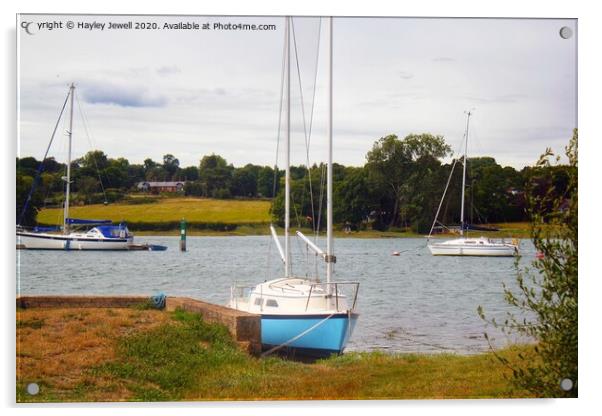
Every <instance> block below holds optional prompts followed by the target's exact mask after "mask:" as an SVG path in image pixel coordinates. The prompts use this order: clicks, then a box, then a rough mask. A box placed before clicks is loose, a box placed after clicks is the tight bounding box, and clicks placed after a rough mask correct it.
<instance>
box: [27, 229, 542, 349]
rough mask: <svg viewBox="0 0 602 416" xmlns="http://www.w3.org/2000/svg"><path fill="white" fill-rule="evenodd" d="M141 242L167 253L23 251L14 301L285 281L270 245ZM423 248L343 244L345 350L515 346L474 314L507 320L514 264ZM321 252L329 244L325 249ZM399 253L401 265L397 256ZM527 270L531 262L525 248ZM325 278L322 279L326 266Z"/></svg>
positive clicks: (396, 243) (223, 297)
mask: <svg viewBox="0 0 602 416" xmlns="http://www.w3.org/2000/svg"><path fill="white" fill-rule="evenodd" d="M137 241H138V242H150V243H155V244H163V245H167V246H168V247H169V248H168V250H167V251H164V252H146V251H132V252H78V251H73V252H50V251H26V250H19V251H18V255H17V256H18V257H17V262H18V264H17V273H18V281H17V291H18V294H21V295H33V294H93V295H108V294H143V295H149V296H150V295H153V294H155V293H157V292H163V293H165V294H167V295H171V296H190V297H195V298H198V299H203V300H207V301H209V302H213V303H219V304H225V303H226V302H227V300H228V298H229V293H230V285H232V284H234V283H237V284H248V285H253V284H255V283H257V282H260V281H263V280H266V279H270V278H275V277H279V276H280V275H281V274H282V270H283V267H282V264H281V263H280V260H279V258H278V255H277V252H276V249H275V247H274V246H273V244H272V243H271V238H269V237H267V236H265V237H264V236H262V237H188V241H187V246H188V251H187V252H185V253H182V252H180V251H179V248H178V241H179V238H178V237H139V238H137ZM291 241H292V244H293V249H294V250H296V251H297V252H298V253H297V254H296V255H295V256H294V265H293V267H294V272H295V273H296V275H301V276H304V275H306V274H307V273H311V272H312V271H313V270H314V269H315V266H314V261H313V258H312V259H310V260H309V261H308V259H307V257H306V255H305V254H304V250H303V247H302V246H301V244H300V243H299V244H298V243H297V239H296V238H291ZM425 244H426V241H425V239H408V238H404V239H352V238H345V239H338V240H337V241H336V243H335V251H336V253H337V263H336V267H335V279H336V280H357V281H359V282H360V293H359V297H358V308H359V312H360V314H361V315H360V320H359V321H358V325H357V327H356V331H355V333H354V334H353V338H352V339H351V341H350V342H349V345H348V348H347V349H348V350H356V351H357V350H360V351H369V350H375V349H382V350H387V351H395V352H458V353H474V352H478V351H483V350H486V349H487V342H486V341H485V339H484V338H483V332H484V330H487V332H488V333H489V334H490V337H491V336H493V338H494V344H495V345H497V346H504V345H506V344H508V343H509V342H512V341H514V340H512V339H508V338H507V337H506V336H504V335H503V334H501V333H499V332H497V331H495V330H494V329H493V328H491V327H486V326H485V324H484V323H483V321H482V320H481V319H480V318H479V317H478V315H477V312H476V309H477V306H478V305H482V306H483V307H484V308H485V311H486V313H487V315H488V316H491V317H497V319H498V321H500V320H502V321H503V319H502V318H504V317H505V313H506V311H508V310H509V307H508V306H507V305H506V303H505V302H504V297H503V289H502V283H503V282H504V283H506V284H507V285H508V286H509V287H510V288H516V285H515V276H516V271H515V265H514V260H513V259H512V258H477V257H434V256H431V254H430V252H429V251H428V248H427V247H426V245H425ZM321 245H322V246H324V244H321ZM393 251H399V252H401V255H400V256H398V257H397V256H391V253H392V252H393ZM521 252H522V254H523V258H522V263H524V264H527V263H529V262H530V261H532V260H533V259H534V255H535V251H534V248H533V246H532V245H531V244H530V243H529V242H528V241H523V242H522V243H521ZM320 266H321V269H320V273H321V274H323V267H322V265H320Z"/></svg>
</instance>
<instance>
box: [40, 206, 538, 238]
mask: <svg viewBox="0 0 602 416" xmlns="http://www.w3.org/2000/svg"><path fill="white" fill-rule="evenodd" d="M133 199H134V200H135V199H136V198H133ZM270 204H271V203H270V201H267V200H238V199H229V200H224V199H208V198H160V197H159V198H157V200H156V202H149V203H131V202H130V203H127V202H121V203H113V204H109V205H103V204H94V205H85V206H74V207H71V211H70V215H71V216H72V217H74V218H83V219H109V220H112V221H114V222H120V221H126V222H128V223H129V224H130V228H131V229H133V230H135V231H136V234H138V235H145V234H147V235H158V234H161V235H178V234H179V229H178V228H179V225H178V222H179V221H180V220H181V219H182V218H184V219H186V221H187V222H188V223H190V224H191V226H190V227H189V231H188V234H189V235H265V234H269V228H268V227H267V224H268V223H270V222H271V216H270V213H269V210H270ZM62 220H63V210H62V208H46V209H42V210H41V211H40V212H39V213H38V217H37V221H38V223H39V224H49V225H50V224H60V223H61V222H62ZM292 223H293V224H292V226H293V228H295V229H296V227H295V223H294V220H293V221H292ZM203 224H204V225H211V224H222V225H231V227H223V226H222V227H211V226H199V225H203ZM142 225H144V226H142ZM491 225H492V226H497V227H499V228H500V231H498V232H493V233H491V232H489V233H486V235H487V236H489V237H514V238H527V237H529V227H528V223H505V224H491ZM341 229H342V227H340V226H336V225H335V236H336V237H342V238H345V237H352V238H400V237H421V236H422V235H420V234H416V233H413V232H411V231H408V230H401V229H393V230H389V231H377V230H372V229H366V230H362V231H359V232H357V231H354V232H351V233H344V232H343V231H342V230H341ZM302 231H303V232H304V233H305V234H306V235H310V234H312V231H311V230H310V229H302ZM470 234H471V235H480V234H479V232H471V233H470ZM435 237H439V238H452V237H454V236H453V235H449V234H448V235H438V236H437V235H436V236H435Z"/></svg>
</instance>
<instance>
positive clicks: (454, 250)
mask: <svg viewBox="0 0 602 416" xmlns="http://www.w3.org/2000/svg"><path fill="white" fill-rule="evenodd" d="M428 247H429V250H430V251H431V254H432V255H433V256H482V257H513V256H515V255H516V254H517V249H516V247H514V246H504V245H499V246H488V247H479V246H474V247H467V246H465V245H461V244H457V245H455V244H429V246H428Z"/></svg>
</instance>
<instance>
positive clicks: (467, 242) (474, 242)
mask: <svg viewBox="0 0 602 416" xmlns="http://www.w3.org/2000/svg"><path fill="white" fill-rule="evenodd" d="M465 243H466V244H476V241H472V240H470V241H469V240H466V241H465Z"/></svg>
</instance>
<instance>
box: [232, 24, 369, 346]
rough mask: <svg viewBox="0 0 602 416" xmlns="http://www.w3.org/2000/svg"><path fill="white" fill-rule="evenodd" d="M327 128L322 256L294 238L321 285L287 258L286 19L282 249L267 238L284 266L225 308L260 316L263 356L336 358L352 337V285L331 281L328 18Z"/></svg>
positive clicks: (235, 291)
mask: <svg viewBox="0 0 602 416" xmlns="http://www.w3.org/2000/svg"><path fill="white" fill-rule="evenodd" d="M329 22H330V24H329V29H330V36H329V68H330V71H329V118H328V120H329V123H328V163H327V171H326V172H327V178H326V205H327V207H326V208H327V213H326V222H327V225H326V250H325V251H322V250H321V249H320V248H319V247H318V246H317V245H316V244H314V242H312V241H311V240H309V239H308V238H307V237H305V236H304V235H303V234H302V233H301V232H300V231H297V236H298V237H299V238H300V239H301V240H303V241H304V243H305V244H306V245H307V247H308V248H310V249H311V250H313V251H314V252H315V254H316V255H317V256H320V257H321V258H322V259H323V260H324V261H325V263H326V282H320V281H319V279H318V277H317V276H316V277H314V278H309V277H303V278H302V277H296V276H294V275H293V273H292V267H291V254H290V246H291V244H290V200H291V198H290V188H291V186H290V182H291V179H290V131H291V126H290V96H291V94H290V71H291V65H290V44H291V41H290V33H291V25H292V18H290V17H287V18H286V22H285V25H286V31H285V36H286V38H285V45H286V58H287V59H286V62H287V68H288V75H287V77H286V79H287V81H286V90H287V99H286V102H287V106H286V113H287V117H286V120H287V123H286V131H287V134H286V143H285V144H286V151H285V154H286V165H285V198H284V201H285V215H284V249H283V247H282V246H281V245H280V241H279V239H278V236H277V234H276V230H275V229H274V227H270V228H271V232H272V237H273V239H274V241H275V244H276V247H277V248H278V252H279V254H280V258H281V260H282V262H283V264H284V276H283V277H281V278H277V279H273V280H269V281H266V282H263V283H259V284H257V285H255V286H252V287H241V286H233V287H232V288H231V296H230V301H229V304H228V306H229V307H231V308H234V309H238V310H241V311H246V312H251V313H256V314H259V315H260V316H261V343H262V348H263V349H264V350H265V352H264V354H270V353H272V352H275V351H278V350H283V349H285V350H286V351H292V352H294V353H295V354H297V353H298V354H301V355H308V356H314V357H316V356H317V357H321V356H328V355H330V354H340V353H342V352H343V350H344V349H345V346H346V345H347V341H348V340H349V338H350V337H351V334H352V333H353V329H354V327H355V323H356V321H357V319H358V314H357V312H355V306H356V299H357V293H358V288H359V283H358V282H334V281H333V280H332V276H333V266H334V263H335V262H336V257H335V256H334V254H333V247H334V243H333V241H334V240H333V202H332V193H333V192H332V190H333V185H332V142H333V140H332V18H330V19H329Z"/></svg>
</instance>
